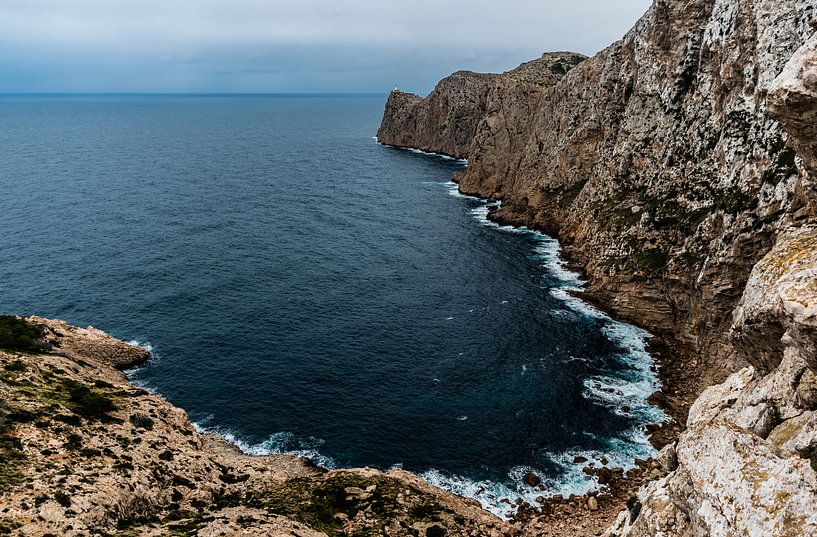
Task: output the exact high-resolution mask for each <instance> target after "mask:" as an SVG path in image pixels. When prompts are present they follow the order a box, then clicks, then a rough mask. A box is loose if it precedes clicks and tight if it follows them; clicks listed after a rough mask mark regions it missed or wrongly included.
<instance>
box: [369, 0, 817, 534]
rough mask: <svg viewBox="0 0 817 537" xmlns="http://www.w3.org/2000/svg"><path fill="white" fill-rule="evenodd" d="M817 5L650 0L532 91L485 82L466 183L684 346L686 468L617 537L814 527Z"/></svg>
mask: <svg viewBox="0 0 817 537" xmlns="http://www.w3.org/2000/svg"><path fill="white" fill-rule="evenodd" d="M815 16H817V2H814V0H684V1H682V0H655V1H654V2H653V4H652V6H651V7H650V9H649V11H648V12H647V13H646V14H645V15H644V17H642V19H641V20H640V21H638V23H637V24H636V25H635V27H634V28H633V29H632V30H631V31H630V32H629V33H627V35H625V36H624V38H623V39H622V40H620V41H618V42H616V43H614V44H613V45H611V46H610V47H609V48H607V49H605V50H604V51H602V52H600V53H599V54H597V55H596V56H594V57H592V58H590V59H587V60H586V61H583V62H581V63H580V64H579V65H577V66H575V67H574V68H573V69H571V70H569V71H568V72H567V73H566V74H565V75H564V76H563V77H562V78H561V79H560V80H558V81H556V82H555V83H552V84H550V85H547V84H544V85H540V86H539V89H538V90H537V91H538V95H537V97H536V99H535V100H534V101H529V100H526V99H525V97H524V96H525V95H526V93H527V92H528V91H529V89H528V87H527V86H526V85H525V84H516V83H515V82H514V81H512V80H508V81H506V83H497V82H498V81H500V80H501V78H500V77H497V78H495V79H494V82H493V88H494V91H485V92H483V95H485V100H484V102H485V104H484V106H482V108H483V109H484V116H483V117H482V119H481V120H480V121H479V124H478V125H477V127H476V129H475V134H474V138H473V140H472V143H471V146H470V147H469V149H468V152H467V154H468V159H469V166H468V170H467V171H466V172H465V173H464V174H462V175H461V176H460V177H458V178H457V179H458V180H459V182H460V190H461V191H462V192H464V193H468V194H475V195H478V196H481V197H484V198H490V199H494V200H501V202H502V203H501V208H499V209H498V210H496V211H494V212H493V213H492V214H491V217H492V218H494V219H496V220H499V221H503V222H507V223H513V224H524V225H528V226H531V227H535V228H539V229H543V230H545V231H546V232H549V233H551V234H553V235H555V236H558V237H559V238H560V239H561V240H562V243H563V245H564V251H565V253H566V255H567V256H568V258H569V259H570V260H571V261H572V262H573V263H575V264H577V265H579V266H581V267H582V268H584V270H585V271H586V273H587V277H588V280H589V284H588V295H589V296H590V297H592V298H594V299H597V300H598V301H600V302H601V303H602V304H604V305H605V306H606V307H608V308H609V309H611V310H612V311H614V312H615V313H617V314H618V315H620V316H622V317H624V318H627V319H630V320H632V321H634V322H636V323H637V324H640V325H642V326H645V327H647V328H648V329H650V330H652V331H653V332H654V333H656V334H658V335H660V336H662V338H663V339H664V341H666V342H668V343H669V344H670V346H669V347H668V348H669V349H670V351H669V352H668V353H667V357H666V359H665V361H664V362H663V366H664V372H665V376H664V378H665V380H668V381H669V382H670V384H669V386H668V390H666V391H667V393H666V394H664V396H663V399H664V402H665V403H666V404H667V405H668V406H669V407H670V410H673V411H674V415H675V416H676V417H677V418H678V419H679V420H683V421H685V425H686V430H685V432H684V433H683V434H682V435H681V437H680V439H679V440H678V442H677V445H675V444H671V445H670V446H669V447H667V448H666V451H664V452H663V457H662V459H663V460H664V461H665V462H666V461H669V460H671V461H672V467H674V468H676V469H675V470H674V471H673V472H671V473H670V474H669V475H668V476H667V477H665V478H662V479H661V480H659V481H656V482H654V483H653V484H651V485H649V486H648V487H647V488H646V489H644V490H642V492H641V493H640V494H639V499H638V500H635V499H634V500H633V502H632V507H631V509H630V510H629V511H628V512H625V513H624V514H622V516H621V517H620V519H619V520H618V522H617V525H616V526H615V527H614V528H613V529H611V531H610V533H609V535H611V536H612V535H617V536H621V535H639V536H642V535H643V536H647V535H651V536H653V535H695V536H705V535H817V520H815V519H814V516H813V512H814V508H815V506H817V503H815V499H814V498H815V496H814V491H815V475H814V468H815V467H817V463H815V464H814V465H813V466H812V463H811V461H813V460H817V459H815V458H814V453H815V452H817V433H815V429H814V426H813V424H812V422H811V420H812V413H813V412H814V411H815V410H817V401H815V400H814V398H813V393H814V389H815V386H814V383H813V380H814V378H815V377H814V375H815V372H817V363H816V362H817V358H815V356H817V334H816V333H815V322H817V321H816V320H815V307H816V306H815V304H817V297H816V296H815V282H817V257H815V255H814V252H815V247H817V243H815V226H817V205H815V204H816V203H817V202H815V200H817V191H815V177H817V166H815V163H816V162H817V128H816V127H815V125H817V121H815V120H817V54H816V53H815V37H812V35H813V34H814V31H815V30H817V27H816V26H815V23H814V19H815ZM417 102H419V101H417ZM414 113H417V112H414ZM386 117H389V113H388V104H387V114H386ZM383 130H386V131H387V130H388V126H385V127H381V131H383ZM427 149H428V150H431V151H434V150H435V148H434V147H433V146H431V147H428V146H427ZM667 371H670V372H673V371H674V372H675V376H673V375H669V376H667V375H666V373H667ZM733 373H734V375H732V376H730V375H731V374H733ZM727 377H728V378H727ZM679 379H680V380H679ZM681 380H682V381H684V382H683V383H684V384H685V385H683V386H682V385H680V381H681ZM724 380H726V383H725V384H721V385H718V386H716V387H712V388H709V389H707V390H706V391H705V392H704V393H703V394H702V395H701V396H700V398H699V399H698V400H697V401H696V402H695V403H694V404H693V405H692V409H691V411H690V413H689V416H688V417H685V413H686V412H685V411H686V409H687V408H688V406H689V403H690V402H691V401H692V400H693V399H694V396H695V395H697V394H698V393H699V392H700V391H701V390H702V389H703V388H705V387H706V386H710V385H712V384H715V383H718V382H722V381H724ZM686 389H688V390H686Z"/></svg>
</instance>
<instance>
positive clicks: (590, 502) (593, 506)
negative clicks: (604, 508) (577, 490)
mask: <svg viewBox="0 0 817 537" xmlns="http://www.w3.org/2000/svg"><path fill="white" fill-rule="evenodd" d="M587 508H588V509H590V510H591V511H598V510H599V502H598V500H596V498H594V497H593V496H590V497H589V498H587Z"/></svg>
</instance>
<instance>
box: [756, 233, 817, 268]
mask: <svg viewBox="0 0 817 537" xmlns="http://www.w3.org/2000/svg"><path fill="white" fill-rule="evenodd" d="M812 255H814V256H817V230H813V229H810V230H809V231H807V232H805V233H803V234H802V235H800V236H799V237H797V238H794V239H792V240H790V241H788V242H786V243H785V245H784V247H783V250H782V251H781V252H778V253H773V254H771V255H770V257H769V258H768V260H767V261H766V262H765V263H764V265H765V267H764V268H765V269H766V272H767V276H768V277H770V278H780V277H782V276H783V274H785V273H786V272H787V271H788V270H789V269H791V268H792V267H794V266H796V265H797V264H799V263H800V262H802V261H803V260H805V259H806V258H808V257H809V256H812Z"/></svg>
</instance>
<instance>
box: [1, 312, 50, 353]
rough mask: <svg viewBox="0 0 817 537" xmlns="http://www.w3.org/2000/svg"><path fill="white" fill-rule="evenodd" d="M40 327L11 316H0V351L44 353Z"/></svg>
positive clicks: (47, 348)
mask: <svg viewBox="0 0 817 537" xmlns="http://www.w3.org/2000/svg"><path fill="white" fill-rule="evenodd" d="M42 337H43V328H42V326H39V325H36V324H31V323H29V322H28V321H26V320H25V319H21V318H19V317H14V316H12V315H0V349H7V350H11V351H22V352H46V351H48V350H50V347H49V346H48V345H47V344H45V343H43V341H42Z"/></svg>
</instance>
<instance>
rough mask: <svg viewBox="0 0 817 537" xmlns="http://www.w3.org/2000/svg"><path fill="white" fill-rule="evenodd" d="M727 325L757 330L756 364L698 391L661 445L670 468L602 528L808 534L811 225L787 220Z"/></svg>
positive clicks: (813, 316) (813, 339)
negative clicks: (774, 346)
mask: <svg viewBox="0 0 817 537" xmlns="http://www.w3.org/2000/svg"><path fill="white" fill-rule="evenodd" d="M769 326H773V327H774V330H770V329H769ZM733 328H734V329H735V330H740V331H741V332H744V333H748V334H751V335H752V336H754V338H755V339H759V340H760V343H761V344H760V345H758V346H757V347H755V348H756V349H757V350H758V351H760V352H758V354H757V355H756V357H757V359H756V360H755V366H756V367H754V366H753V367H748V368H746V369H744V370H742V371H740V372H738V373H735V374H734V375H732V376H731V377H729V379H727V381H726V382H725V383H723V384H721V385H717V386H714V387H711V388H708V389H707V390H705V391H704V392H703V394H701V396H700V397H699V398H698V399H697V400H696V401H695V404H694V405H693V406H692V408H691V409H690V412H689V418H688V420H687V429H686V431H685V432H684V433H683V434H682V435H681V437H680V439H679V440H678V443H677V445H676V446H670V447H669V448H668V449H670V450H672V451H673V452H674V453H676V458H677V468H676V469H675V470H674V471H673V472H672V473H670V474H669V475H667V476H666V477H663V478H662V479H660V480H658V481H655V482H653V483H651V484H649V485H647V486H646V487H645V488H643V489H642V490H641V491H640V492H639V495H638V504H639V506H640V510H639V511H630V512H624V513H622V514H621V515H620V517H619V519H618V520H617V521H616V523H615V525H614V526H613V528H611V529H610V531H609V532H608V533H607V535H608V537H614V536H615V537H625V536H628V537H635V536H638V537H647V536H650V537H654V536H663V535H666V536H671V535H672V536H676V535H677V536H703V535H764V536H765V535H770V536H771V535H774V536H786V537H788V536H790V537H795V536H805V535H817V510H815V507H817V331H815V328H817V225H814V224H810V225H805V226H801V227H797V228H795V229H789V230H787V231H786V232H785V233H784V234H783V235H782V236H781V237H780V238H779V239H778V241H777V243H776V244H775V246H774V248H773V249H772V251H771V252H769V254H767V255H766V256H765V257H764V258H763V260H761V262H760V263H758V264H757V265H756V266H755V268H754V270H753V271H752V274H751V277H750V279H749V283H748V285H747V286H746V292H745V293H744V296H743V299H742V300H741V303H740V306H739V307H738V309H737V311H736V312H735V316H734V326H733ZM780 330H782V331H783V336H782V337H781V338H780V339H781V341H782V344H783V350H782V352H780V353H778V354H774V353H772V352H770V351H769V349H768V347H767V343H768V338H769V335H770V334H778V333H779V331H780ZM752 336H746V337H747V338H750V337H752ZM770 369H771V373H768V374H765V375H764V374H762V373H759V371H769V370H770Z"/></svg>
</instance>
